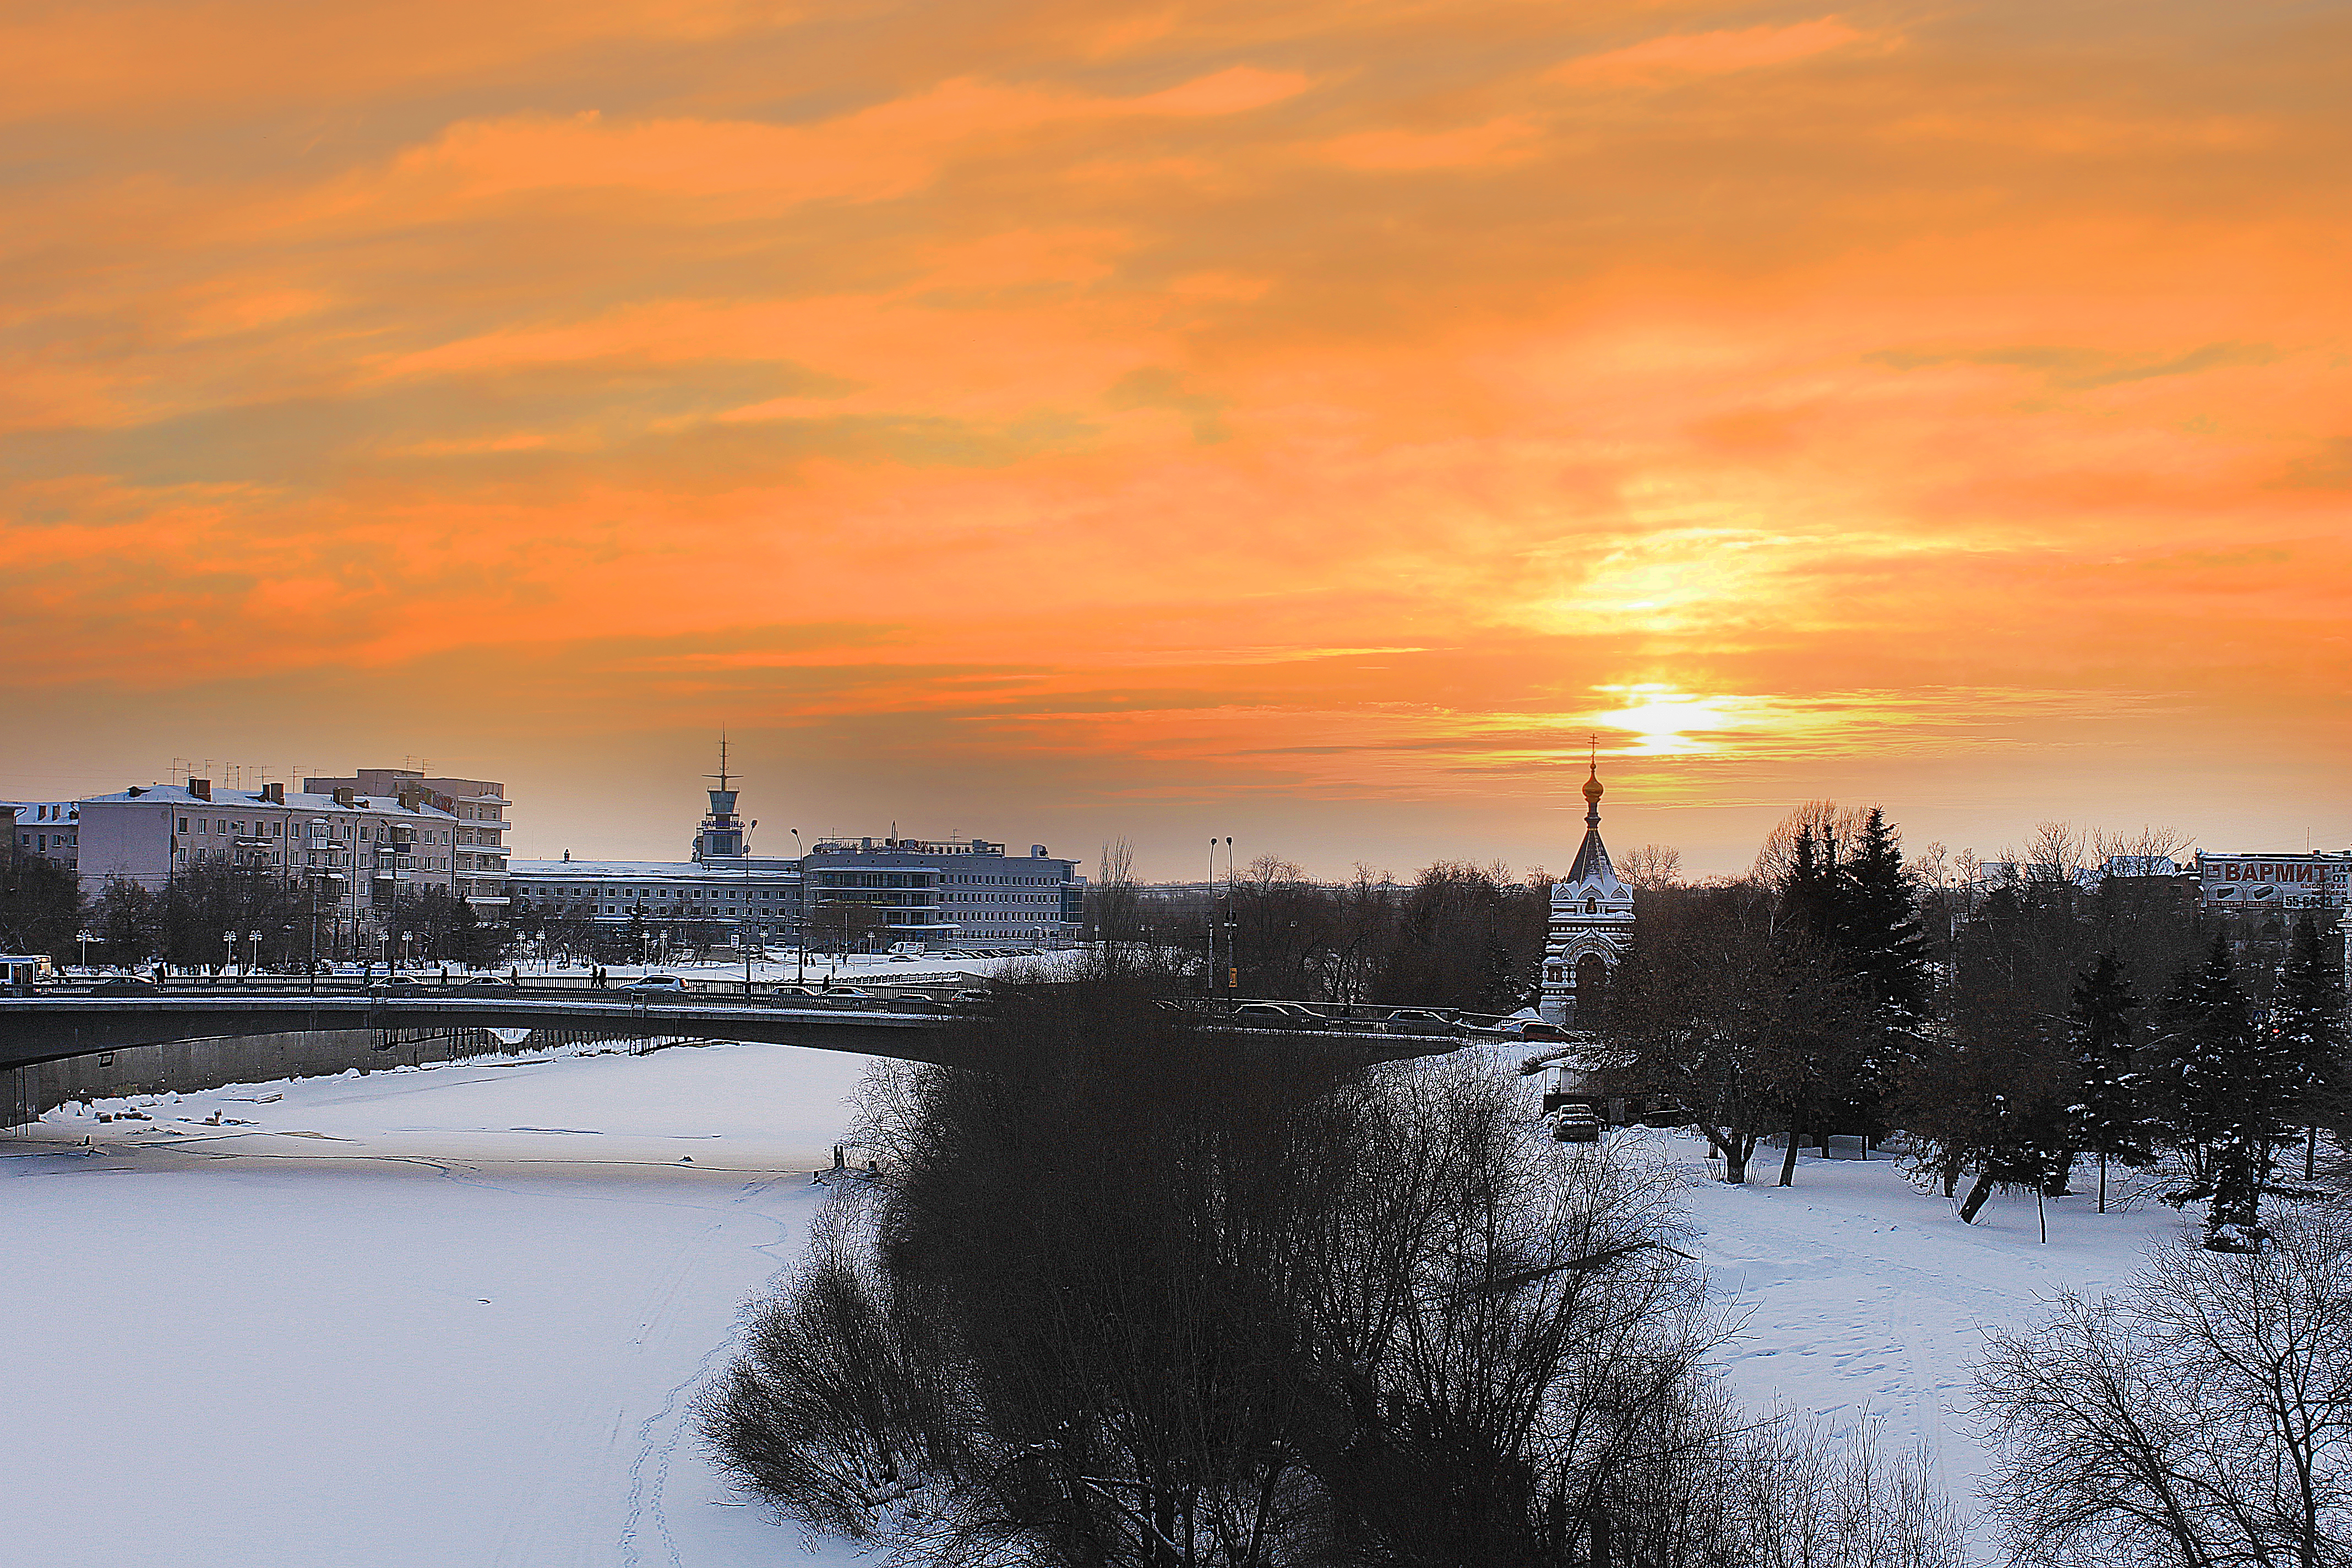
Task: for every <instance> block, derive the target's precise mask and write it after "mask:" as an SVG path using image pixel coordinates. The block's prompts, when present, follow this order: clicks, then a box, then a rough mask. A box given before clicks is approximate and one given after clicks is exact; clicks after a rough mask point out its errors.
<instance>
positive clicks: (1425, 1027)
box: [1381, 1007, 1462, 1035]
mask: <svg viewBox="0 0 2352 1568" xmlns="http://www.w3.org/2000/svg"><path fill="white" fill-rule="evenodd" d="M1381 1027H1382V1028H1384V1029H1386V1030H1387V1031H1388V1032H1389V1033H1390V1034H1391V1035H1458V1034H1460V1033H1461V1032H1462V1026H1461V1025H1459V1024H1457V1023H1455V1022H1454V1020H1453V1019H1451V1018H1449V1017H1447V1016H1445V1015H1444V1014H1443V1013H1441V1012H1439V1011H1438V1010H1437V1009H1436V1008H1434V1007H1397V1008H1392V1009H1391V1010H1390V1013H1389V1016H1388V1021H1387V1022H1386V1023H1384V1024H1382V1025H1381Z"/></svg>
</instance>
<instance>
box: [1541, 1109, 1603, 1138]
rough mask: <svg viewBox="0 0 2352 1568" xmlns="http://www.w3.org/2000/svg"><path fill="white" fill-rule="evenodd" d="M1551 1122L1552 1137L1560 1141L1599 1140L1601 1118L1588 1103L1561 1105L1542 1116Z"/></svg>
mask: <svg viewBox="0 0 2352 1568" xmlns="http://www.w3.org/2000/svg"><path fill="white" fill-rule="evenodd" d="M1544 1120H1545V1121H1549V1122H1550V1123H1551V1135H1552V1137H1553V1139H1554V1140H1555V1141H1556V1142H1561V1143H1597V1142H1600V1141H1601V1118H1600V1117H1598V1116H1595V1115H1594V1114H1593V1113H1592V1107H1591V1106H1589V1105H1563V1106H1561V1107H1560V1108H1559V1110H1555V1111H1553V1112H1552V1113H1551V1114H1550V1115H1549V1116H1548V1117H1546V1118H1544Z"/></svg>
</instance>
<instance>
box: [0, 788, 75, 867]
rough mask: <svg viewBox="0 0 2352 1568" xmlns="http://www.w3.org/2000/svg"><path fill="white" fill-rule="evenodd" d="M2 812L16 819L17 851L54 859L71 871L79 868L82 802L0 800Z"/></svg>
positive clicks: (27, 856) (33, 857)
mask: <svg viewBox="0 0 2352 1568" xmlns="http://www.w3.org/2000/svg"><path fill="white" fill-rule="evenodd" d="M0 811H5V812H7V813H9V814H10V816H12V817H13V818H14V819H15V822H16V831H15V832H14V833H13V834H12V835H11V836H10V837H11V841H12V842H13V843H14V845H15V847H16V854H18V855H20V856H23V857H24V858H27V859H36V860H47V861H51V862H53V863H55V864H57V865H59V866H63V867H64V868H66V869H67V870H68V871H71V870H74V869H76V868H77V867H78V863H79V860H80V858H81V802H79V801H78V800H27V801H0Z"/></svg>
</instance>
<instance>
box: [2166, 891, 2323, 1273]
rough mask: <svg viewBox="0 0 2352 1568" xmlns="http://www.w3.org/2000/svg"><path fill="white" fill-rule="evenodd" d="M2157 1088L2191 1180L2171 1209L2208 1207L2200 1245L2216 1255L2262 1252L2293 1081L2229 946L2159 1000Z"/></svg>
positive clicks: (2217, 945)
mask: <svg viewBox="0 0 2352 1568" xmlns="http://www.w3.org/2000/svg"><path fill="white" fill-rule="evenodd" d="M2163 1028H2164V1037H2163V1040H2162V1042H2161V1047H2162V1064H2163V1070H2162V1082H2163V1083H2164V1086H2165V1089H2166V1099H2167V1100H2168V1104H2169V1109H2170V1111H2171V1118H2170V1119H2171V1121H2172V1123H2173V1128H2172V1130H2173V1131H2174V1133H2175V1135H2176V1136H2177V1137H2178V1138H2179V1140H2180V1142H2181V1144H2182V1147H2183V1149H2184V1150H2185V1151H2186V1152H2188V1153H2189V1157H2190V1161H2191V1167H2192V1174H2195V1175H2199V1176H2200V1177H2201V1179H2199V1180H2195V1181H2193V1182H2192V1183H2191V1184H2190V1185H2189V1186H2188V1187H2186V1188H2184V1189H2182V1190H2181V1191H2180V1192H2178V1193H2175V1194H2172V1198H2171V1201H2172V1202H2174V1203H2176V1204H2186V1203H2189V1202H2190V1201H2192V1200H2194V1199H2197V1198H2204V1199H2206V1200H2207V1201H2208V1206H2207V1209H2206V1218H2205V1245H2206V1246H2207V1247H2211V1248H2212V1249H2214V1250H2215V1251H2218V1252H2242V1251H2252V1250H2255V1249H2257V1248H2259V1247H2261V1246H2262V1241H2263V1230H2262V1218H2261V1205H2262V1194H2263V1190H2264V1189H2265V1188H2266V1187H2268V1186H2269V1185H2270V1174H2271V1169H2272V1152H2273V1149H2274V1147H2275V1146H2276V1144H2277V1143H2278V1142H2279V1141H2280V1139H2281V1138H2283V1137H2284V1136H2285V1134H2286V1122H2285V1117H2286V1114H2287V1112H2288V1110H2290V1109H2291V1108H2292V1107H2293V1106H2294V1102H2295V1097H2296V1075H2295V1073H2294V1068H2293V1065H2292V1063H2291V1062H2290V1061H2289V1060H2288V1059H2287V1058H2286V1055H2285V1053H2284V1051H2282V1050H2280V1049H2279V1048H2278V1046H2277V1043H2276V1037H2275V1036H2273V1035H2272V1034H2271V1033H2270V1032H2269V1031H2268V1030H2266V1029H2258V1028H2257V1027H2256V1026H2255V1024H2254V1017H2253V1008H2252V1005H2251V1004H2250V1003H2249V1002H2248V1001H2247V998H2246V994H2245V991H2244V989H2243V988H2242V987H2241V986H2240V985H2239V984H2238V976H2237V966H2236V964H2235V963H2233V962H2232V961H2231V956H2230V944H2229V942H2228V940H2227V939H2226V938H2225V937H2223V936H2221V935H2219V934H2217V935H2216V936H2215V937H2214V938H2213V946H2212V949H2211V951H2210V952H2208V953H2207V954H2206V957H2205V962H2204V963H2200V964H2198V965H2196V966H2194V967H2193V968H2190V969H2187V970H2184V971H2183V972H2182V973H2181V974H2180V977H2179V979H2178V980H2176V981H2175V982H2174V983H2173V985H2172V988H2171V989H2170V991H2168V993H2167V994H2166V995H2165V998H2164V1007H2163Z"/></svg>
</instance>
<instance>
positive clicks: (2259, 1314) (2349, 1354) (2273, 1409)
mask: <svg viewBox="0 0 2352 1568" xmlns="http://www.w3.org/2000/svg"><path fill="white" fill-rule="evenodd" d="M2348 1279H2352V1226H2347V1220H2346V1217H2345V1216H2344V1215H2341V1214H2338V1213H2335V1212H2330V1211H2326V1210H2305V1211H2302V1212H2300V1213H2298V1214H2295V1215H2290V1216H2287V1217H2285V1218H2283V1219H2281V1220H2280V1221H2279V1222H2278V1223H2277V1226H2276V1228H2275V1229H2274V1230H2273V1234H2272V1237H2271V1242H2270V1245H2269V1246H2267V1247H2265V1248H2264V1249H2263V1251H2262V1252H2260V1253H2256V1254H2244V1253H2215V1252H2210V1251H2206V1250H2204V1249H2203V1248H2200V1247H2197V1246H2195V1245H2193V1244H2191V1243H2189V1242H2187V1241H2175V1242H2172V1243H2170V1244H2168V1245H2167V1246H2165V1247H2162V1248H2161V1249H2159V1250H2158V1253H2157V1255H2156V1257H2155V1259H2154V1261H2153V1263H2152V1264H2151V1266H2150V1267H2149V1268H2148V1269H2147V1271H2146V1272H2145V1273H2144V1274H2142V1275H2141V1276H2140V1277H2139V1278H2138V1279H2137V1280H2135V1281H2134V1282H2133V1284H2132V1285H2131V1287H2130V1288H2129V1289H2127V1290H2126V1292H2125V1293H2124V1294H2123V1296H2122V1297H2121V1298H2119V1299H2116V1300H2106V1301H2100V1302H2092V1301H2088V1300H2084V1299H2083V1298H2081V1297H2079V1296H2067V1297H2063V1298H2062V1299H2061V1300H2060V1301H2059V1303H2058V1311H2057V1315H2056V1317H2055V1318H2054V1319H2053V1321H2050V1322H2048V1323H2046V1324H2044V1325H2043V1326H2042V1327H2041V1328H2039V1329H2036V1330H2033V1331H2030V1332H2027V1333H2022V1334H2005V1335H1997V1336H1995V1337H1994V1339H1993V1340H1992V1342H1991V1352H1990V1356H1989V1357H1988V1358H1987V1360H1986V1363H1985V1364H1984V1366H1983V1368H1982V1370H1981V1371H1980V1373H1979V1378H1978V1394H1979V1402H1980V1408H1981V1409H1982V1410H1983V1411H1984V1413H1985V1414H1986V1415H1987V1416H1988V1417H1989V1418H1990V1420H1991V1422H1992V1424H1993V1426H1994V1428H1995V1430H1996V1432H1997V1433H1998V1435H1999V1436H2000V1444H2001V1456H2000V1466H1999V1468H1998V1469H1997V1470H1996V1472H1995V1474H1994V1476H1993V1479H1992V1481H1991V1483H1990V1489H1989V1495H1990V1498H1991V1500H1992V1503H1993V1506H1994V1508H1995V1510H1996V1511H1997V1512H1998V1513H1999V1515H2000V1519H2001V1521H2002V1522H2003V1523H2004V1525H2005V1526H2006V1528H2007V1531H2008V1534H2009V1538H2010V1542H2011V1547H2012V1549H2013V1552H2014V1558H2013V1560H2014V1561H2018V1562H2024V1563H2046V1564H2049V1565H2050V1568H2095V1565H2096V1568H2106V1565H2109V1564H2127V1565H2130V1568H2142V1565H2145V1568H2224V1565H2236V1564H2247V1565H2256V1564H2260V1565H2273V1564H2274V1565H2277V1568H2286V1565H2288V1564H2293V1565H2294V1568H2341V1565H2342V1564H2344V1563H2352V1293H2347V1289H2346V1282H2347V1280H2348Z"/></svg>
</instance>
